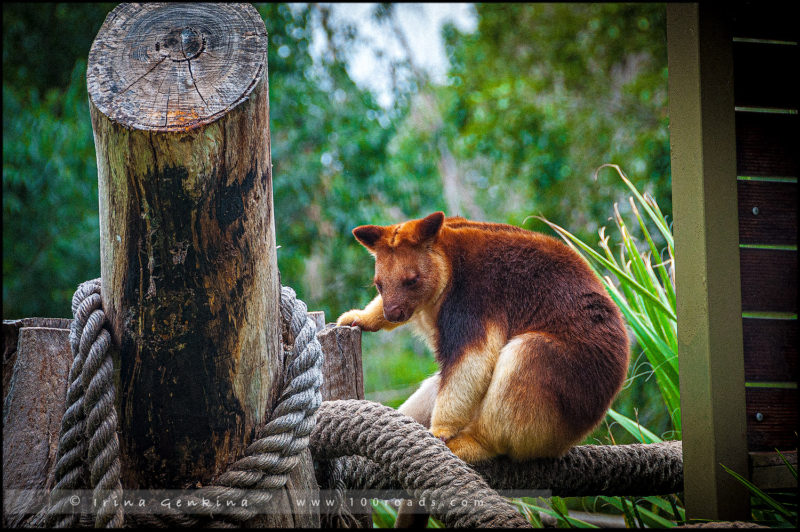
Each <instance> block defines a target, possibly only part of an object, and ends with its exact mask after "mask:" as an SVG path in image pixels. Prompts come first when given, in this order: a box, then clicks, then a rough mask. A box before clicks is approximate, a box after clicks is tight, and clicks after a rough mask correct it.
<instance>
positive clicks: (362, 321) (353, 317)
mask: <svg viewBox="0 0 800 532" xmlns="http://www.w3.org/2000/svg"><path fill="white" fill-rule="evenodd" d="M336 325H339V326H342V325H346V326H349V327H360V328H361V330H362V331H370V332H374V331H377V330H378V328H377V327H374V326H370V324H369V323H367V319H366V316H365V314H364V312H363V311H361V310H348V311H347V312H345V313H344V314H342V315H341V316H339V319H338V320H336Z"/></svg>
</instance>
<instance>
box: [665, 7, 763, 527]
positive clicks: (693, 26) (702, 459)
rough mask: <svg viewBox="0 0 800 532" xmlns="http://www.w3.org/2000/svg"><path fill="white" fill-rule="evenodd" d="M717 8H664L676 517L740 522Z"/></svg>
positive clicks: (728, 172)
mask: <svg viewBox="0 0 800 532" xmlns="http://www.w3.org/2000/svg"><path fill="white" fill-rule="evenodd" d="M725 9H726V8H725V7H720V6H718V5H713V6H712V5H711V4H699V5H698V4H668V5H667V45H668V55H669V57H668V59H669V102H670V103H669V114H670V146H671V149H672V156H671V159H672V198H673V214H674V217H675V253H676V256H675V261H676V265H677V266H676V268H675V275H676V279H675V280H676V290H677V296H678V299H677V314H678V353H679V359H680V392H681V418H682V421H683V464H684V493H685V503H686V515H687V516H688V517H689V518H692V519H715V520H719V519H723V520H740V519H748V518H749V517H750V515H749V513H750V512H749V504H748V503H749V493H748V491H747V489H746V488H745V487H744V486H742V485H741V484H740V483H739V482H738V481H737V480H736V479H735V478H734V477H733V476H732V475H730V474H728V473H727V472H725V470H724V469H722V467H720V464H724V465H725V466H727V467H729V468H731V469H732V470H734V471H736V472H738V473H739V474H741V475H744V476H746V475H747V467H748V464H747V440H746V434H745V432H746V419H745V394H744V390H745V388H744V362H743V358H744V356H743V348H742V299H741V293H740V291H739V286H740V284H739V279H740V273H739V232H738V218H737V203H736V194H737V191H736V139H735V134H734V122H735V120H734V94H733V59H732V51H731V50H732V37H731V33H730V25H729V23H728V22H729V21H728V20H726V18H727V16H726V13H725Z"/></svg>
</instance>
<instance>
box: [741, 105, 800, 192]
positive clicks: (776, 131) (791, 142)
mask: <svg viewBox="0 0 800 532" xmlns="http://www.w3.org/2000/svg"><path fill="white" fill-rule="evenodd" d="M798 126H800V121H798V115H791V114H775V113H754V112H747V111H737V112H736V174H737V175H740V176H769V177H797V176H798V173H800V172H798V168H799V167H800V165H798V156H797V152H798V150H797V146H799V145H800V135H799V134H798Z"/></svg>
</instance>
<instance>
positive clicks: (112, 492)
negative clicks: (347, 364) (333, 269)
mask: <svg viewBox="0 0 800 532" xmlns="http://www.w3.org/2000/svg"><path fill="white" fill-rule="evenodd" d="M100 286H101V284H100V280H99V279H95V280H92V281H87V282H86V283H83V284H82V285H81V286H80V287H78V290H77V291H76V292H75V296H74V297H73V304H72V307H73V314H74V316H75V320H74V321H73V326H72V330H71V332H70V344H71V346H72V351H73V357H74V360H73V365H72V368H71V369H70V377H69V379H70V386H69V389H68V393H67V410H66V412H65V414H64V417H63V418H62V427H61V436H60V438H59V449H58V455H57V456H58V461H57V465H56V485H55V488H54V490H53V491H52V492H51V498H50V500H51V504H50V509H49V511H48V519H47V522H48V524H49V525H50V526H57V527H71V526H76V525H77V524H78V522H79V521H80V518H81V515H80V513H78V512H74V511H73V508H72V506H71V505H70V504H69V497H70V493H69V491H70V490H74V489H80V488H81V487H84V486H85V485H86V481H85V477H86V467H85V465H84V460H85V459H86V457H87V456H88V458H89V460H90V462H91V476H90V481H91V485H92V487H93V489H94V490H95V493H96V494H97V496H96V497H95V500H98V501H105V500H108V499H111V498H112V497H116V498H121V495H122V487H121V484H120V477H119V473H120V466H119V444H118V439H117V434H116V427H117V416H116V410H115V408H114V395H115V390H114V386H113V378H112V374H113V362H112V359H111V356H110V350H109V347H110V344H111V342H110V336H109V334H108V331H107V330H106V329H104V328H103V325H104V322H105V315H104V314H103V312H102V309H101V306H102V301H101V298H100ZM280 307H281V315H282V318H283V321H284V324H286V325H287V333H288V342H289V343H290V344H291V348H289V349H287V352H286V353H285V358H286V360H289V363H288V368H287V372H286V373H287V375H286V379H287V381H288V382H287V384H286V386H285V388H284V390H283V393H282V395H281V397H280V399H279V400H278V404H277V406H276V407H275V409H274V410H273V411H272V413H271V415H270V418H269V421H268V422H267V423H266V424H265V425H264V426H263V427H262V428H261V429H260V430H259V432H258V435H257V437H258V439H257V440H256V441H254V442H252V443H251V444H250V445H249V446H248V447H247V449H246V450H245V453H244V457H243V458H241V459H240V460H238V461H236V462H234V463H233V464H231V465H230V466H229V467H228V470H227V471H226V472H225V473H223V474H222V475H220V476H219V477H218V478H217V479H216V482H215V483H214V485H211V486H207V487H204V488H201V489H199V490H197V492H195V494H194V495H192V496H190V497H187V501H189V500H191V501H193V502H195V503H197V505H196V506H195V510H196V515H192V516H188V515H185V514H183V513H182V512H180V511H177V510H173V511H169V510H167V511H166V512H165V513H164V514H159V515H141V514H137V515H135V516H131V517H133V521H135V522H136V523H138V524H147V525H155V526H196V525H199V524H206V525H213V526H231V524H232V523H231V522H233V523H237V524H242V523H244V522H245V521H247V520H249V519H251V518H253V517H255V516H256V515H257V514H258V509H259V508H263V505H264V504H266V503H268V502H269V501H270V500H271V498H272V493H270V490H275V489H279V488H282V487H283V486H284V485H285V484H286V481H287V479H288V477H289V473H290V472H291V470H292V469H293V468H294V467H295V466H296V465H297V464H298V462H299V460H300V456H299V455H300V453H302V452H303V451H304V450H305V449H307V448H308V443H309V436H310V434H311V431H312V430H313V429H314V425H315V422H316V416H315V414H316V411H317V409H318V408H319V405H320V403H321V402H322V396H321V394H320V386H321V384H322V347H321V346H320V344H319V341H318V340H317V338H316V335H315V326H314V323H313V321H312V320H311V319H310V318H309V317H308V315H307V308H306V305H305V303H303V302H302V301H300V300H298V299H297V297H296V295H295V292H294V290H292V289H291V288H288V287H282V288H281V305H280ZM87 439H88V440H89V441H88V445H87V443H86V440H87ZM243 498H247V500H248V502H249V504H250V505H249V506H247V507H243V506H236V507H235V508H234V509H230V508H229V509H228V511H229V512H230V513H229V514H227V515H225V516H223V517H219V516H214V515H213V512H215V511H216V509H215V508H213V506H206V505H203V504H200V503H201V502H202V500H203V499H208V500H215V501H216V500H222V501H224V500H242V499H243ZM106 508H108V509H106ZM162 511H163V509H162ZM123 518H124V516H123V512H122V506H121V505H114V504H108V505H105V504H104V505H102V507H101V511H100V512H99V513H98V515H97V516H96V519H95V525H96V526H100V527H103V526H105V527H120V526H122V524H123ZM211 518H216V519H215V520H213V521H212V522H211V523H208V522H207V521H208V519H211Z"/></svg>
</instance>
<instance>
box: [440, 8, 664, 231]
mask: <svg viewBox="0 0 800 532" xmlns="http://www.w3.org/2000/svg"><path fill="white" fill-rule="evenodd" d="M477 12H478V28H477V31H476V32H475V33H472V34H464V33H461V32H459V31H458V30H457V29H456V28H455V27H453V26H452V25H451V26H447V27H446V28H445V30H444V37H445V41H446V47H447V51H448V56H449V58H450V63H451V69H450V75H449V82H448V85H447V87H443V88H441V89H440V91H439V94H440V101H441V102H442V104H443V106H444V107H445V108H446V113H445V123H446V124H448V126H450V129H448V142H449V143H450V145H451V147H452V149H453V152H454V153H455V155H456V157H457V158H458V159H459V161H460V163H461V165H462V168H463V172H464V173H465V177H466V180H465V181H466V183H467V184H468V185H469V186H471V187H472V188H473V189H475V190H476V193H474V195H475V197H476V198H477V201H478V203H479V204H480V205H481V206H482V207H483V208H484V209H485V210H486V212H487V213H491V215H492V217H494V218H496V219H499V220H508V221H511V222H513V223H515V224H518V225H519V224H521V223H522V221H523V219H524V218H525V217H526V216H527V215H530V214H544V215H545V216H547V217H548V218H550V219H551V220H555V221H559V220H560V222H559V223H564V224H567V225H568V226H569V227H571V228H575V229H576V230H577V231H578V232H579V233H580V234H581V235H584V236H588V235H592V236H594V234H596V230H597V228H598V226H599V225H603V224H604V223H605V222H604V221H605V220H606V219H608V217H609V215H610V212H609V209H610V206H611V205H612V203H613V201H614V200H617V199H619V198H620V194H621V193H622V192H623V191H621V190H620V188H619V187H618V186H617V183H616V182H615V181H614V180H613V179H612V178H610V177H609V178H608V179H606V177H605V176H601V178H600V179H599V180H598V181H594V180H593V179H592V174H593V171H594V169H595V168H597V167H598V166H600V165H601V164H603V163H606V162H614V163H617V164H620V165H621V166H622V167H623V168H626V169H628V174H629V175H631V176H632V177H633V179H634V182H635V183H636V184H637V185H638V186H640V188H642V189H643V190H647V191H649V192H651V193H652V194H653V195H654V196H655V197H656V198H657V199H658V200H659V203H660V204H661V205H662V206H663V208H665V209H666V211H667V212H671V201H670V200H671V192H670V175H669V137H668V130H667V124H668V116H667V106H666V98H667V61H666V36H665V10H664V6H663V4H537V3H534V4H478V5H477ZM621 207H622V208H623V209H624V205H621Z"/></svg>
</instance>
